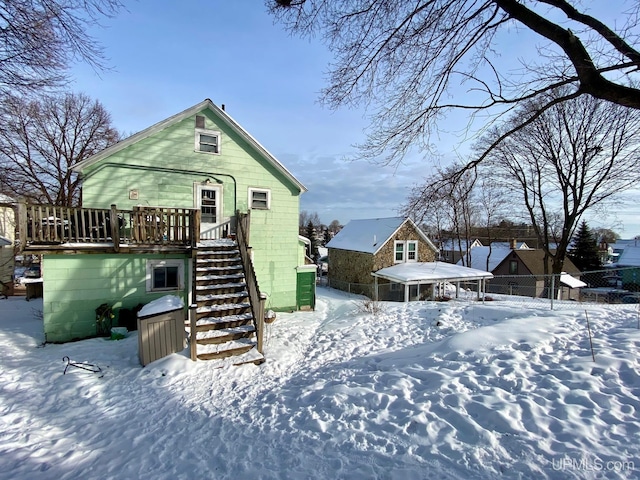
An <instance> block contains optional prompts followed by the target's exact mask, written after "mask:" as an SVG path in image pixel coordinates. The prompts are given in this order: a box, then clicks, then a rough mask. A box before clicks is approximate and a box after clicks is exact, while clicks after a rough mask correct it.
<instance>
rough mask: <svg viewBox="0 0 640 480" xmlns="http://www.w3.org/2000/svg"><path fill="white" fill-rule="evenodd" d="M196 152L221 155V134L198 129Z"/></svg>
mask: <svg viewBox="0 0 640 480" xmlns="http://www.w3.org/2000/svg"><path fill="white" fill-rule="evenodd" d="M195 149H196V152H205V153H215V154H218V153H220V132H216V131H214V130H203V129H196V143H195Z"/></svg>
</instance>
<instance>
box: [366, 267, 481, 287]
mask: <svg viewBox="0 0 640 480" xmlns="http://www.w3.org/2000/svg"><path fill="white" fill-rule="evenodd" d="M372 275H373V276H374V277H379V278H385V279H387V280H390V281H392V282H397V283H403V284H418V283H426V284H428V283H437V282H445V281H446V282H458V281H462V282H464V281H472V280H482V279H489V278H493V274H491V272H485V271H483V270H477V269H475V268H468V267H462V266H460V265H453V264H452V263H445V262H429V263H399V264H397V265H394V266H392V267H386V268H383V269H380V270H378V271H377V272H374V273H372Z"/></svg>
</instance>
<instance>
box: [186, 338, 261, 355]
mask: <svg viewBox="0 0 640 480" xmlns="http://www.w3.org/2000/svg"><path fill="white" fill-rule="evenodd" d="M255 345H256V341H255V340H252V339H250V338H240V339H238V340H231V341H230V342H225V343H205V344H197V349H196V351H197V354H198V355H206V354H208V353H222V352H228V351H229V350H236V349H239V348H246V347H248V346H255Z"/></svg>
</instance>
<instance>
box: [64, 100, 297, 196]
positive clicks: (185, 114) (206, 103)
mask: <svg viewBox="0 0 640 480" xmlns="http://www.w3.org/2000/svg"><path fill="white" fill-rule="evenodd" d="M206 108H208V109H209V110H211V111H212V112H214V113H215V114H216V115H217V116H218V117H219V118H220V119H221V120H222V121H223V122H225V123H226V124H227V125H228V126H229V127H230V128H231V129H232V130H233V131H234V132H236V133H237V134H238V135H239V136H240V137H242V138H243V139H244V140H245V141H246V142H247V143H248V144H249V145H251V146H252V147H253V148H255V149H256V150H257V151H258V152H259V153H260V154H261V155H262V156H263V157H264V158H265V159H266V160H267V161H268V162H269V163H271V164H272V165H273V166H274V167H275V168H276V170H278V171H279V172H280V173H282V174H283V175H284V176H285V177H286V178H287V179H289V180H290V181H291V182H292V183H293V184H294V185H295V186H296V187H297V188H299V189H300V192H301V193H303V192H306V191H307V188H306V187H305V186H304V185H303V184H302V183H300V181H299V180H298V179H297V178H296V177H294V176H293V174H292V173H291V172H290V171H289V170H287V168H286V167H285V166H284V165H282V164H281V163H280V162H279V161H278V160H277V159H276V158H275V157H274V156H273V155H272V154H271V153H269V151H268V150H267V149H266V148H264V147H263V146H262V145H261V144H260V143H259V142H258V141H257V140H256V139H255V138H253V136H251V134H249V132H247V131H246V130H245V129H244V128H242V127H241V126H240V124H239V123H238V122H236V121H235V120H234V119H233V118H231V116H230V115H229V114H228V113H227V112H226V111H224V110H222V109H221V108H219V107H218V106H217V105H215V104H214V103H213V102H212V101H211V100H209V99H208V98H207V99H205V100H203V101H202V102H200V103H198V104H196V105H194V106H192V107H190V108H187V109H186V110H184V111H182V112H180V113H177V114H175V115H173V116H171V117H169V118H166V119H165V120H162V121H160V122H158V123H156V124H155V125H152V126H150V127H148V128H146V129H144V130H142V131H140V132H138V133H136V134H134V135H131V136H130V137H128V138H126V139H124V140H122V141H120V142H118V143H116V144H114V145H111V146H110V147H108V148H105V149H104V150H102V151H100V152H98V153H96V154H95V155H92V156H91V157H89V158H87V159H85V160H83V161H82V162H79V163H77V164H76V165H75V166H74V167H73V168H72V170H73V171H75V172H82V171H83V170H84V169H85V168H87V167H90V166H91V165H93V164H95V163H97V162H99V161H100V160H102V159H104V158H107V157H109V156H110V155H113V154H114V153H116V152H119V151H120V150H122V149H124V148H126V147H128V146H130V145H133V144H134V143H136V142H139V141H140V140H142V139H144V138H147V137H149V136H151V135H153V134H155V133H158V132H159V131H161V130H164V129H165V128H167V127H170V126H171V125H174V124H176V123H178V122H180V121H182V120H184V119H185V118H189V117H191V116H193V115H195V114H196V113H198V112H201V111H202V110H204V109H206Z"/></svg>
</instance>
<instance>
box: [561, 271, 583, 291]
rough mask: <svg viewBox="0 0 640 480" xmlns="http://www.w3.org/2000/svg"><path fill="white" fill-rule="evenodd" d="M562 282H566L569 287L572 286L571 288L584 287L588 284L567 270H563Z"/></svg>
mask: <svg viewBox="0 0 640 480" xmlns="http://www.w3.org/2000/svg"><path fill="white" fill-rule="evenodd" d="M560 283H564V284H565V285H566V286H567V287H570V288H582V287H586V286H587V284H586V283H584V282H583V281H582V280H578V279H577V278H575V277H572V276H571V275H569V274H568V273H565V272H562V273H561V274H560Z"/></svg>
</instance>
